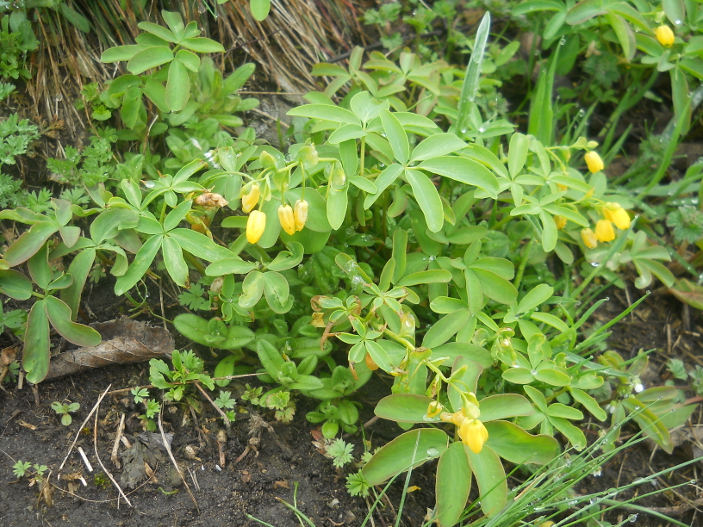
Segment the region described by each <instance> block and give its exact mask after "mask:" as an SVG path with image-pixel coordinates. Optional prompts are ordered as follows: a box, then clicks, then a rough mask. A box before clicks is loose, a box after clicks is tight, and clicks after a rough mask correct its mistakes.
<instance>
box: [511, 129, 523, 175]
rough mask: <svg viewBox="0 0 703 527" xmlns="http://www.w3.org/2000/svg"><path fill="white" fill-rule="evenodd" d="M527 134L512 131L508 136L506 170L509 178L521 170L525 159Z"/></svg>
mask: <svg viewBox="0 0 703 527" xmlns="http://www.w3.org/2000/svg"><path fill="white" fill-rule="evenodd" d="M527 146H528V140H527V136H526V135H524V134H521V133H514V134H513V136H512V137H511V138H510V149H509V150H508V171H509V172H510V178H511V179H515V177H516V176H517V175H518V174H519V173H520V172H521V171H522V168H523V167H524V166H525V161H526V160H527Z"/></svg>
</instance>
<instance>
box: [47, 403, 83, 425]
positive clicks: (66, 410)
mask: <svg viewBox="0 0 703 527" xmlns="http://www.w3.org/2000/svg"><path fill="white" fill-rule="evenodd" d="M80 407H81V405H80V404H79V403H70V404H61V403H60V402H58V401H54V402H53V403H51V409H52V410H54V412H56V413H57V414H59V415H60V416H61V424H62V425H64V426H69V425H70V424H71V423H72V422H73V418H72V417H71V416H70V415H69V414H71V413H74V412H77V411H78V409H79V408H80Z"/></svg>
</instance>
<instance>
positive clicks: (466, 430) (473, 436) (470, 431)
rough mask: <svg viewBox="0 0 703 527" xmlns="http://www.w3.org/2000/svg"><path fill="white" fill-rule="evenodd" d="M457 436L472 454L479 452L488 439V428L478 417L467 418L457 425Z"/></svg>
mask: <svg viewBox="0 0 703 527" xmlns="http://www.w3.org/2000/svg"><path fill="white" fill-rule="evenodd" d="M459 437H460V438H461V441H462V443H464V444H465V445H466V446H468V447H469V448H470V449H471V451H472V452H473V453H474V454H479V453H480V452H481V450H483V444H484V443H485V442H486V441H488V430H486V427H485V426H484V424H483V423H482V422H481V421H479V420H478V419H467V420H466V421H464V422H463V423H462V424H461V426H460V427H459Z"/></svg>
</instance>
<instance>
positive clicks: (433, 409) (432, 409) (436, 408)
mask: <svg viewBox="0 0 703 527" xmlns="http://www.w3.org/2000/svg"><path fill="white" fill-rule="evenodd" d="M443 409H444V407H443V406H442V404H441V403H440V402H439V401H432V402H431V403H430V404H429V405H428V406H427V417H429V418H430V419H432V418H434V417H437V416H438V415H439V414H440V413H441V412H442V410H443Z"/></svg>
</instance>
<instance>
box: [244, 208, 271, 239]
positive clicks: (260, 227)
mask: <svg viewBox="0 0 703 527" xmlns="http://www.w3.org/2000/svg"><path fill="white" fill-rule="evenodd" d="M264 229H266V213H265V212H261V211H260V210H254V211H252V212H251V214H249V219H248V220H247V230H246V234H247V241H248V242H249V243H256V242H258V241H259V240H260V239H261V235H262V234H264Z"/></svg>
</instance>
